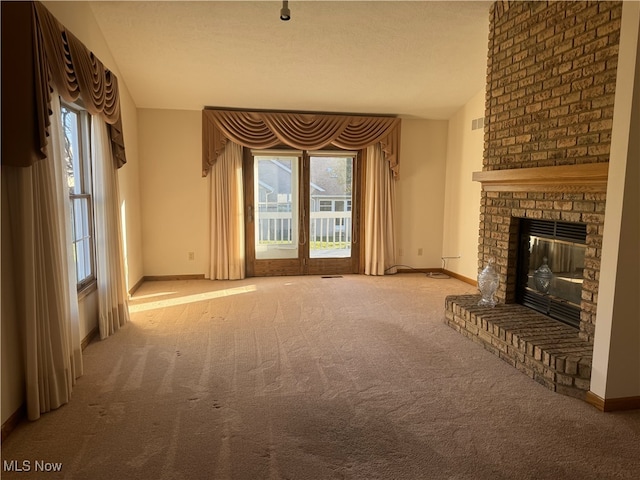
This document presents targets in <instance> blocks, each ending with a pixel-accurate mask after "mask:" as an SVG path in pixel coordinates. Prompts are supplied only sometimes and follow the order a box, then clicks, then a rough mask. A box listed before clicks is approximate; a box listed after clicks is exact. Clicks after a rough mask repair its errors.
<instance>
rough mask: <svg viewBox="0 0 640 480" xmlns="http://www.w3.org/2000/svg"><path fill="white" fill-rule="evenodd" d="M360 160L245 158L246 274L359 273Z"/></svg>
mask: <svg viewBox="0 0 640 480" xmlns="http://www.w3.org/2000/svg"><path fill="white" fill-rule="evenodd" d="M357 174H358V168H357V154H356V153H355V152H343V151H318V152H303V151H295V150H261V151H256V150H254V151H251V152H250V153H248V154H247V155H245V191H246V194H245V197H246V198H245V201H246V209H247V217H246V221H247V223H246V231H247V242H246V244H247V273H248V274H249V275H254V276H266V275H300V274H340V273H355V272H357V271H358V265H359V249H358V242H357V240H358V235H357V225H358V222H357V221H356V220H357V212H358V201H357V200H356V197H355V195H354V194H355V193H356V190H357V189H356V188H355V185H356V184H357V182H356V180H357V178H358V175H357Z"/></svg>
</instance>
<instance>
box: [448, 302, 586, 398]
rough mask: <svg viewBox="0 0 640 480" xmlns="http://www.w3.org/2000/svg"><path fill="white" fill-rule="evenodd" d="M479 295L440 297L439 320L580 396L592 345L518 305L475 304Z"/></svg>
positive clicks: (554, 386) (533, 374) (554, 385)
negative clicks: (442, 301) (442, 306)
mask: <svg viewBox="0 0 640 480" xmlns="http://www.w3.org/2000/svg"><path fill="white" fill-rule="evenodd" d="M479 300H480V295H454V296H449V297H447V299H446V306H445V323H446V324H447V325H449V326H450V327H452V328H454V329H455V330H456V331H458V332H460V333H461V334H463V335H464V336H466V337H468V338H470V339H471V340H473V341H474V342H477V343H479V344H481V345H482V346H483V347H484V348H485V349H487V350H489V351H490V352H492V353H493V354H494V355H497V356H498V357H500V358H501V359H502V360H504V361H505V362H507V363H509V364H510V365H511V366H513V367H515V368H517V369H518V370H520V371H521V372H522V373H524V374H526V375H528V376H529V377H531V378H533V379H534V380H535V381H536V382H538V383H540V384H542V385H544V386H545V387H547V388H549V389H550V390H552V391H554V392H559V393H562V394H565V395H570V396H572V397H577V398H580V399H582V400H584V398H585V394H586V392H587V391H588V390H589V383H590V378H591V359H592V350H593V346H592V345H591V344H590V343H589V342H587V341H585V340H581V339H580V338H579V337H578V334H577V331H576V330H575V329H574V328H571V327H569V326H566V325H563V324H562V323H559V322H557V321H555V320H552V319H550V318H549V317H547V316H545V315H542V314H540V313H537V312H534V311H533V310H531V309H529V308H527V307H524V306H522V305H518V304H508V305H505V304H498V305H496V306H495V307H494V308H490V307H479V306H478V301H479Z"/></svg>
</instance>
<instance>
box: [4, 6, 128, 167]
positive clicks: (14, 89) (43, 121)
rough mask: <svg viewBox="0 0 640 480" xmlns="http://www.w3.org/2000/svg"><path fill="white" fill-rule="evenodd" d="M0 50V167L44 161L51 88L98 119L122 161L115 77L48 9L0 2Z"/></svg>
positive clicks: (48, 126) (115, 157) (122, 162)
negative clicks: (0, 14)
mask: <svg viewBox="0 0 640 480" xmlns="http://www.w3.org/2000/svg"><path fill="white" fill-rule="evenodd" d="M5 44H7V45H6V46H7V48H5ZM9 45H11V48H9ZM2 46H3V48H2V69H3V75H2V102H3V105H2V134H3V135H2V136H3V138H2V162H3V163H5V164H7V165H13V166H19V167H28V166H31V165H33V163H35V162H36V161H38V160H42V159H44V158H45V157H46V153H45V152H46V146H47V143H48V137H49V135H50V131H49V129H50V125H49V115H50V110H51V92H52V87H55V88H56V90H57V92H58V93H59V94H60V96H61V97H62V98H64V99H65V100H66V101H68V102H75V101H77V100H78V99H81V100H82V102H83V106H84V107H85V108H86V109H87V110H88V111H89V113H91V114H92V115H100V116H101V117H102V118H103V119H104V121H105V122H106V123H107V124H108V133H109V137H110V141H111V146H112V151H113V157H114V161H115V163H116V165H117V166H118V167H121V166H122V165H124V164H125V163H126V156H125V151H124V138H123V134H122V119H121V116H120V97H119V92H118V79H117V78H116V76H115V75H114V74H113V73H111V72H110V71H109V70H108V69H107V68H105V66H104V65H103V64H102V62H101V61H100V60H98V59H97V58H96V56H95V55H94V54H93V53H92V52H90V51H89V50H88V49H87V48H86V47H85V46H84V44H83V43H82V42H81V41H80V40H78V38H76V37H75V36H74V35H73V34H72V33H71V32H69V31H68V30H67V29H66V28H65V27H64V26H63V25H62V24H61V23H60V22H58V20H56V18H55V17H54V16H53V15H52V14H51V13H50V12H49V10H47V9H46V8H45V7H44V6H43V5H42V4H41V3H39V2H2Z"/></svg>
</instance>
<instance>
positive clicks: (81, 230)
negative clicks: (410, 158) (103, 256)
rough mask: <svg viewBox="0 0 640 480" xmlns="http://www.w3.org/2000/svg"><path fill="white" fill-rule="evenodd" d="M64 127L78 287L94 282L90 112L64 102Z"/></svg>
mask: <svg viewBox="0 0 640 480" xmlns="http://www.w3.org/2000/svg"><path fill="white" fill-rule="evenodd" d="M61 113H62V127H63V131H64V145H63V148H64V152H63V158H64V162H65V165H66V169H65V171H66V181H67V187H68V188H69V201H70V205H71V226H72V233H71V241H72V249H73V256H74V259H75V264H76V278H77V282H78V291H81V290H85V289H87V288H89V287H91V286H92V285H93V284H94V283H95V263H94V245H93V243H94V235H93V203H92V197H91V153H90V152H91V149H90V143H89V142H90V140H89V122H90V119H91V117H90V116H89V114H88V113H87V112H86V111H85V110H82V109H81V108H79V107H76V106H71V105H67V104H62V105H61Z"/></svg>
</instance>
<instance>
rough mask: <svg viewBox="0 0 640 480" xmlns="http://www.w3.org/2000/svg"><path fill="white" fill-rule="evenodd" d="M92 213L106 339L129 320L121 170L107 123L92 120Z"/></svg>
mask: <svg viewBox="0 0 640 480" xmlns="http://www.w3.org/2000/svg"><path fill="white" fill-rule="evenodd" d="M91 158H92V160H93V172H92V173H93V211H94V222H95V238H96V278H97V281H98V327H99V330H100V338H101V339H105V338H107V337H108V336H110V335H112V334H113V333H115V332H116V331H117V330H119V329H120V327H122V326H123V325H124V324H125V323H127V322H128V321H129V306H128V301H127V288H126V282H125V273H124V255H123V251H124V247H123V238H122V225H121V224H120V210H119V205H120V200H119V192H118V171H117V169H116V167H115V165H114V163H113V156H112V153H111V144H110V142H109V135H108V132H107V124H106V123H105V122H104V121H103V120H102V119H101V118H99V117H95V116H94V117H92V119H91Z"/></svg>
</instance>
